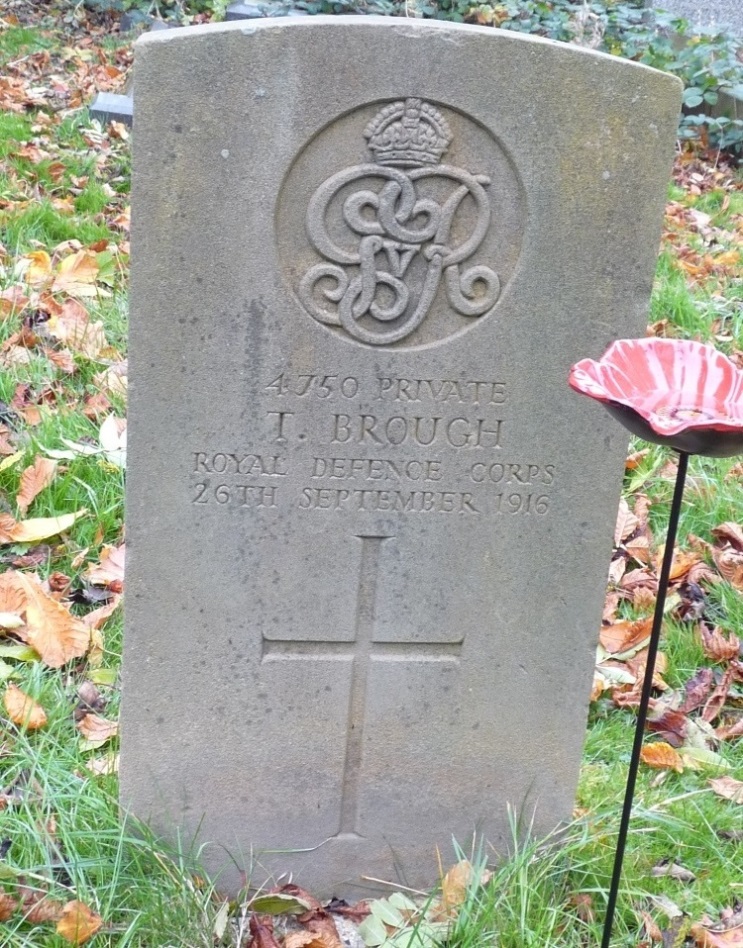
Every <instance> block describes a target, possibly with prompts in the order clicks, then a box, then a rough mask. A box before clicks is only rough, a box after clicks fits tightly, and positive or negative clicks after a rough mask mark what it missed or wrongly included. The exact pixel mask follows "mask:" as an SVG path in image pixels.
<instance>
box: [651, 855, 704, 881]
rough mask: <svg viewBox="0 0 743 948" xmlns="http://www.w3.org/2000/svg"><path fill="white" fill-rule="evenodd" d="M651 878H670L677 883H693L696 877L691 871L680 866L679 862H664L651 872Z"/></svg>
mask: <svg viewBox="0 0 743 948" xmlns="http://www.w3.org/2000/svg"><path fill="white" fill-rule="evenodd" d="M650 875H651V876H668V877H669V878H671V879H675V880H676V881H677V882H693V881H694V880H695V879H696V876H695V875H694V873H693V872H692V871H691V870H690V869H686V868H685V867H684V866H680V865H679V864H678V863H677V862H668V860H665V859H664V860H662V861H661V862H659V863H658V864H657V865H656V866H653V868H652V869H651V870H650Z"/></svg>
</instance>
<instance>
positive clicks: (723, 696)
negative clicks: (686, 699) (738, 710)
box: [702, 668, 734, 723]
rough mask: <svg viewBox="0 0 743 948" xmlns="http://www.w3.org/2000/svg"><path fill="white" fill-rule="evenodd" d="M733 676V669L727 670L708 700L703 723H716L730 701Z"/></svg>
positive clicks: (703, 714)
mask: <svg viewBox="0 0 743 948" xmlns="http://www.w3.org/2000/svg"><path fill="white" fill-rule="evenodd" d="M733 674H734V671H733V669H732V668H727V669H726V670H725V673H724V674H723V676H722V678H721V679H720V682H719V684H718V685H717V687H716V688H715V690H714V691H713V692H712V694H711V695H710V696H709V698H708V699H707V703H706V704H705V706H704V710H703V711H702V720H703V721H707V722H708V723H709V722H711V721H714V720H715V718H716V717H717V716H718V715H719V713H720V712H721V711H722V709H723V707H724V706H725V702H726V701H727V699H728V694H729V693H730V686H731V685H732V683H733Z"/></svg>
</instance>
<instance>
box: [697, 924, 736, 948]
mask: <svg viewBox="0 0 743 948" xmlns="http://www.w3.org/2000/svg"><path fill="white" fill-rule="evenodd" d="M689 933H690V934H691V935H692V936H693V938H694V944H695V945H696V948H743V928H732V929H728V930H727V931H717V932H713V931H710V930H709V929H708V928H705V926H704V925H702V923H701V922H697V923H696V924H695V925H692V926H691V928H690V929H689Z"/></svg>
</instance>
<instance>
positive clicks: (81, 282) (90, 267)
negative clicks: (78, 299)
mask: <svg viewBox="0 0 743 948" xmlns="http://www.w3.org/2000/svg"><path fill="white" fill-rule="evenodd" d="M98 269H99V267H98V260H97V259H96V255H95V254H94V253H91V252H90V251H89V250H78V251H77V253H73V254H71V255H70V256H69V257H65V258H64V259H63V260H61V261H60V263H59V266H58V267H57V272H56V274H55V275H54V280H53V282H52V293H69V295H70V296H95V295H96V288H95V281H96V277H97V276H98Z"/></svg>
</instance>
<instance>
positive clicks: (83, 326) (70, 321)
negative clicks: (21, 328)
mask: <svg viewBox="0 0 743 948" xmlns="http://www.w3.org/2000/svg"><path fill="white" fill-rule="evenodd" d="M44 331H45V332H46V333H47V334H48V335H49V336H51V337H52V338H53V339H56V340H57V341H58V342H61V343H62V344H63V345H65V346H69V348H70V349H73V350H74V351H75V352H79V353H80V354H81V355H84V356H87V357H88V358H89V359H96V358H97V357H98V355H99V354H100V352H101V350H102V349H105V348H106V346H107V345H108V341H107V339H106V335H105V333H104V331H103V323H102V322H91V320H90V315H89V313H88V311H87V310H86V309H85V307H84V306H83V305H82V303H80V302H78V301H77V300H65V302H64V303H63V305H62V307H61V310H60V311H59V312H57V313H54V314H53V315H52V316H51V318H50V319H49V321H48V322H47V323H45V324H44Z"/></svg>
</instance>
